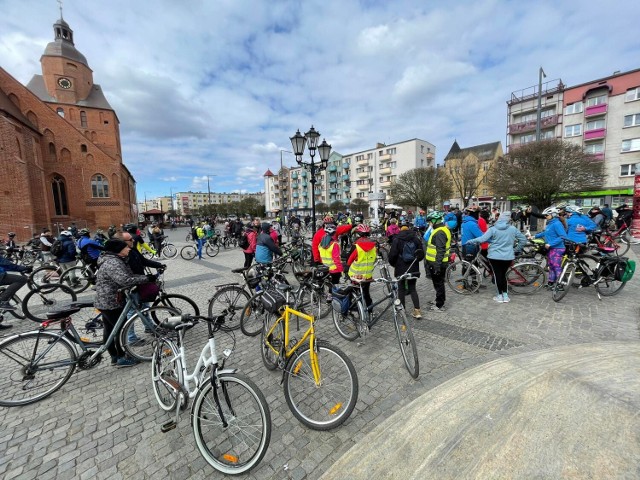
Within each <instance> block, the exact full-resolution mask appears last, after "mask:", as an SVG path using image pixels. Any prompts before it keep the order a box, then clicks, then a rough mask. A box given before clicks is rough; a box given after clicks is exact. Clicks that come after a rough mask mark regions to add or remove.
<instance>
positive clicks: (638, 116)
mask: <svg viewBox="0 0 640 480" xmlns="http://www.w3.org/2000/svg"><path fill="white" fill-rule="evenodd" d="M638 125H640V113H634V114H633V115H625V116H624V126H625V127H637V126H638Z"/></svg>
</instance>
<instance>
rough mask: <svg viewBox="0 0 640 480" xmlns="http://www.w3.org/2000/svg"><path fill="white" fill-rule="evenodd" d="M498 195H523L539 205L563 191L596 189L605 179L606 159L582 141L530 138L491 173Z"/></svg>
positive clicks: (524, 198) (558, 195) (524, 199)
mask: <svg viewBox="0 0 640 480" xmlns="http://www.w3.org/2000/svg"><path fill="white" fill-rule="evenodd" d="M489 183H490V184H491V186H492V188H493V191H494V192H495V194H497V195H510V196H516V197H520V198H521V199H522V200H523V201H524V202H527V203H529V204H530V205H535V206H536V207H538V208H546V207H548V206H549V205H552V204H553V203H554V202H555V201H556V200H557V199H558V198H559V197H560V196H561V195H562V194H565V193H575V192H581V191H585V190H587V191H588V190H592V189H597V188H599V187H601V186H602V184H603V183H604V163H603V162H602V161H601V160H598V159H596V158H595V157H594V156H593V155H590V154H586V153H584V151H583V149H582V147H581V146H580V145H576V144H573V143H569V142H563V141H562V140H555V139H554V140H545V141H541V142H531V143H528V144H526V145H522V146H519V147H517V148H511V150H510V152H509V153H508V154H507V155H506V156H505V157H504V158H501V159H499V160H498V162H497V164H496V168H495V169H494V170H493V171H492V173H491V175H490V177H489Z"/></svg>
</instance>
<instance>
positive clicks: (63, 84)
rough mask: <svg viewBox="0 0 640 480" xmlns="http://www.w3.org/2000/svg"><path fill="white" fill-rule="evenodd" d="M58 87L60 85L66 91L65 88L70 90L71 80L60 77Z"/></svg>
mask: <svg viewBox="0 0 640 480" xmlns="http://www.w3.org/2000/svg"><path fill="white" fill-rule="evenodd" d="M58 85H60V86H61V87H62V88H64V89H67V88H71V85H72V84H71V80H69V79H68V78H65V77H61V78H59V79H58Z"/></svg>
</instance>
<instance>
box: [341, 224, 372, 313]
mask: <svg viewBox="0 0 640 480" xmlns="http://www.w3.org/2000/svg"><path fill="white" fill-rule="evenodd" d="M355 234H356V235H357V237H358V238H357V239H356V241H355V242H354V243H353V245H352V247H351V251H350V252H349V257H348V259H347V265H348V266H349V279H350V280H351V281H352V282H355V283H359V284H360V286H361V288H362V297H363V298H364V303H365V305H366V306H367V308H369V307H370V306H371V304H372V303H373V300H372V299H371V293H370V287H371V281H372V280H373V269H374V268H375V266H376V257H377V251H376V246H377V244H376V242H374V241H372V240H371V239H369V235H370V234H371V228H370V227H369V226H368V225H365V224H363V223H361V224H360V225H358V226H357V227H356V228H355Z"/></svg>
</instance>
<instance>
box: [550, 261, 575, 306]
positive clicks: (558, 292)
mask: <svg viewBox="0 0 640 480" xmlns="http://www.w3.org/2000/svg"><path fill="white" fill-rule="evenodd" d="M575 269H576V265H575V263H568V264H567V265H565V267H564V268H563V269H562V273H561V274H560V278H558V279H557V280H556V283H555V285H554V286H553V288H552V290H551V298H553V301H554V302H559V301H560V300H562V299H563V298H564V297H565V295H566V294H567V293H568V292H569V288H570V287H571V279H572V278H573V273H574V271H575Z"/></svg>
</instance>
